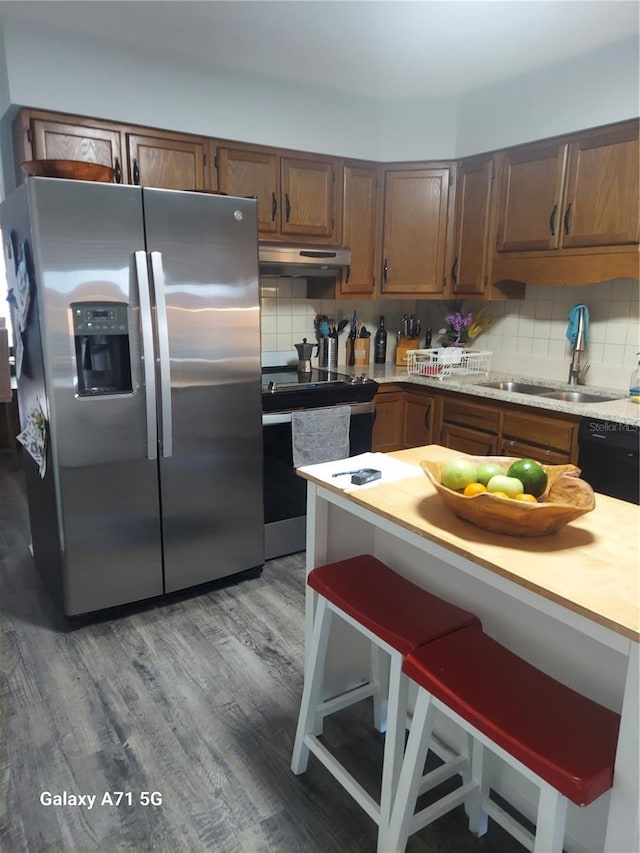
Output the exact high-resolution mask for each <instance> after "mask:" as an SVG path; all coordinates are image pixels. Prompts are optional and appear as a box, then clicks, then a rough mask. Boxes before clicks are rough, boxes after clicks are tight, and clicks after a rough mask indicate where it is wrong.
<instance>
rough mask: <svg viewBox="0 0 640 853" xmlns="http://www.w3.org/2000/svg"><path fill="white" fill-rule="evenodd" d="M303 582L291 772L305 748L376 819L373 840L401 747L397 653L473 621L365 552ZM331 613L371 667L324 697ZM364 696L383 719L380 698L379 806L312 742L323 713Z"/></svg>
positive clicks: (384, 819) (402, 704) (402, 689)
mask: <svg viewBox="0 0 640 853" xmlns="http://www.w3.org/2000/svg"><path fill="white" fill-rule="evenodd" d="M307 583H308V584H309V586H310V587H311V588H312V589H313V590H315V592H316V593H317V594H318V602H317V607H316V612H315V617H314V624H313V632H312V639H311V644H310V649H309V653H308V656H307V664H306V670H305V681H304V690H303V694H302V701H301V705H300V714H299V717H298V727H297V731H296V739H295V744H294V749H293V757H292V762H291V769H292V770H293V772H294V773H295V774H300V773H303V772H304V771H305V770H306V769H307V763H308V760H309V752H310V751H311V752H313V753H314V755H316V756H317V757H318V758H319V759H320V761H321V762H322V763H323V764H324V765H325V767H326V768H327V769H328V770H329V771H330V772H331V773H332V774H333V775H334V776H335V778H336V779H337V780H338V781H339V782H340V783H341V784H342V785H343V787H344V788H345V789H346V790H347V791H348V793H349V794H351V796H352V797H353V798H354V799H355V800H356V802H357V803H358V804H359V805H360V806H361V807H362V808H363V809H364V810H365V811H366V812H367V814H368V815H369V816H370V817H371V818H372V819H373V820H374V821H375V822H376V823H377V824H378V827H379V839H380V838H382V834H383V831H384V830H386V826H387V824H388V821H389V817H390V814H391V804H392V797H393V794H394V791H395V784H396V781H397V778H398V775H399V773H400V764H401V761H402V751H403V748H404V735H405V729H406V717H407V688H408V680H407V679H406V678H404V677H403V675H402V661H403V659H404V656H405V655H407V654H409V653H410V652H411V651H412V650H414V649H416V648H418V646H421V645H423V644H424V643H429V642H431V641H432V640H435V639H437V638H439V637H443V636H445V635H447V634H450V633H451V632H453V631H458V630H461V629H462V628H465V627H468V626H469V625H476V626H478V628H481V624H480V620H479V619H478V618H477V616H475V615H474V614H473V613H470V612H469V611H467V610H463V609H462V608H460V607H456V606H455V605H453V604H450V603H449V602H448V601H444V600H443V599H441V598H438V597H437V596H435V595H432V594H431V593H429V592H427V591H426V590H424V589H421V588H420V587H418V586H416V585H415V584H413V583H411V582H410V581H408V580H407V579H406V578H403V577H402V576H401V575H399V574H397V573H396V572H394V571H393V570H392V569H390V568H389V567H388V566H386V565H385V564H384V563H382V562H381V561H380V560H378V559H376V558H375V557H372V556H370V555H367V554H362V555H360V556H357V557H351V558H349V559H347V560H340V561H339V562H336V563H331V564H328V565H325V566H319V567H318V568H316V569H313V571H312V572H311V573H310V574H309V576H308V578H307ZM334 615H335V616H338V617H340V619H342V620H343V621H344V622H346V623H348V624H349V625H351V626H352V627H353V628H355V629H356V630H357V631H359V632H360V633H361V634H363V635H364V636H365V637H367V638H368V639H369V641H370V643H371V649H372V657H371V669H370V678H369V681H368V682H367V683H366V684H363V685H361V686H359V687H355V688H354V689H352V690H349V691H347V692H345V693H342V694H340V695H338V696H333V697H332V698H331V699H329V700H326V701H325V700H324V696H323V684H324V671H325V660H326V654H327V646H328V641H329V634H330V630H331V621H332V617H333V616H334ZM379 650H382V651H384V652H386V653H387V654H388V655H389V657H390V673H389V687H388V692H385V691H383V689H382V686H381V679H380V671H379V670H380V668H379V665H378V657H377V654H378V651H379ZM370 696H371V697H373V699H374V709H375V715H374V720H375V721H376V727H377V728H379V729H380V730H381V731H382V730H383V729H384V723H382V722H381V713H380V708H381V706H383V705H384V702H385V700H386V701H387V720H386V732H387V733H386V737H385V745H384V759H383V772H382V787H381V794H380V803H377V802H376V801H375V800H374V799H373V797H371V796H370V795H369V793H368V792H367V791H365V790H364V788H363V787H362V786H361V785H360V784H359V783H358V782H357V781H356V779H355V778H354V777H353V776H352V775H351V774H350V773H348V772H347V770H346V769H345V768H344V767H343V766H342V764H340V762H339V761H337V759H336V758H335V757H334V756H333V755H332V753H331V752H330V751H329V750H328V749H327V747H326V746H325V745H324V744H323V743H321V742H320V740H319V737H320V735H321V734H322V722H323V720H324V718H325V717H326V716H328V715H329V714H333V713H335V712H336V711H338V710H341V709H343V708H346V707H348V706H349V705H353V704H355V703H356V702H359V701H361V700H362V699H365V698H368V697H370ZM451 763H452V765H453V764H454V763H455V765H456V767H458V768H461V767H462V766H463V764H464V759H462V758H461V757H458V756H454V757H452V758H451ZM467 764H468V762H467Z"/></svg>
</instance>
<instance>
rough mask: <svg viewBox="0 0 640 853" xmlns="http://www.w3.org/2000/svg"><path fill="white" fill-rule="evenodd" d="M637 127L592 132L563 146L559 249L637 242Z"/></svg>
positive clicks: (639, 223) (639, 193) (639, 155)
mask: <svg viewBox="0 0 640 853" xmlns="http://www.w3.org/2000/svg"><path fill="white" fill-rule="evenodd" d="M639 158H640V149H639V145H638V129H637V126H634V125H627V126H626V127H623V128H620V129H617V130H611V131H607V132H593V133H591V134H587V135H586V136H585V137H584V138H583V139H580V140H578V141H577V142H573V143H571V144H570V145H569V153H568V169H567V189H566V195H565V199H564V210H563V217H562V245H563V246H565V247H568V248H569V247H580V246H616V245H623V244H625V243H638V242H639V239H640V232H639V228H640V216H639V214H638V198H639V197H640V186H639V181H638V162H639Z"/></svg>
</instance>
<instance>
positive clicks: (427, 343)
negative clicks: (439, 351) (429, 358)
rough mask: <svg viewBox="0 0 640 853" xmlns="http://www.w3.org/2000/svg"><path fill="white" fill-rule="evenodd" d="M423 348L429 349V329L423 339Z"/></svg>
mask: <svg viewBox="0 0 640 853" xmlns="http://www.w3.org/2000/svg"><path fill="white" fill-rule="evenodd" d="M424 348H425V349H431V329H427V334H426V336H425V339H424Z"/></svg>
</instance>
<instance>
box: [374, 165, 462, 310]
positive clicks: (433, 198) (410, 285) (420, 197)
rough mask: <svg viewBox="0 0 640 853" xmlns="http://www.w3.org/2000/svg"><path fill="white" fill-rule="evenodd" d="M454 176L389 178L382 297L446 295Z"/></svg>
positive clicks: (443, 171) (416, 172)
mask: <svg viewBox="0 0 640 853" xmlns="http://www.w3.org/2000/svg"><path fill="white" fill-rule="evenodd" d="M450 176H451V169H450V168H440V169H410V170H406V171H404V170H402V171H401V170H398V171H395V170H394V171H387V172H386V175H385V189H384V237H383V247H382V257H383V260H382V264H383V267H382V285H381V290H382V293H403V294H421V295H422V294H424V295H426V294H440V295H442V294H443V293H444V289H445V276H444V269H445V262H446V240H447V224H448V212H449V181H450Z"/></svg>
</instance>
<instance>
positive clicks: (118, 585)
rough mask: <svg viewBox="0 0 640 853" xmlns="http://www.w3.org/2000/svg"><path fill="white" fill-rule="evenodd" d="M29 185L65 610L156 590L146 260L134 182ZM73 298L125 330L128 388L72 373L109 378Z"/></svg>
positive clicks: (99, 343) (97, 340) (99, 340)
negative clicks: (115, 389)
mask: <svg viewBox="0 0 640 853" xmlns="http://www.w3.org/2000/svg"><path fill="white" fill-rule="evenodd" d="M28 189H29V207H30V218H31V228H32V234H33V241H32V242H33V245H32V247H31V249H32V254H33V258H34V266H35V280H36V285H37V309H36V310H37V312H39V322H40V327H41V329H42V333H41V334H42V351H43V365H42V368H43V372H44V385H45V388H46V391H47V401H48V406H49V420H50V438H51V459H52V470H51V471H49V472H48V473H47V476H48V477H49V476H51V477H53V478H54V481H55V492H56V501H57V507H55V508H54V507H51V511H52V512H54V511H55V512H56V513H57V519H58V547H59V550H60V552H61V554H62V565H63V569H62V571H63V587H64V608H65V612H66V613H67V614H69V615H72V614H77V613H84V612H87V611H90V610H96V609H101V608H105V607H111V606H113V605H117V604H122V603H124V602H130V601H135V600H138V599H143V598H148V597H150V596H154V595H159V594H161V593H162V591H163V587H162V552H161V539H160V532H161V531H160V511H159V490H158V478H157V461H156V460H155V459H154V458H153V457H154V456H155V455H156V452H157V448H156V444H155V426H156V425H155V411H154V407H155V404H154V403H153V401H152V405H151V412H150V413H149V412H148V409H149V406H148V405H147V398H146V395H145V391H146V389H145V384H144V381H143V374H144V367H143V362H142V359H141V351H142V349H143V343H142V338H141V327H142V320H143V319H144V318H142V317H141V312H140V289H141V288H144V280H143V281H141V282H140V281H139V280H138V272H139V271H140V270H137V269H136V262H135V253H136V252H137V251H140V250H142V252H143V259H144V260H145V261H146V257H145V256H144V248H145V245H144V232H143V219H142V194H141V190H140V189H139V188H136V187H125V186H121V185H116V184H102V183H90V182H85V181H66V180H60V179H44V178H32V179H29V187H28ZM141 270H142V271H143V272H144V271H145V270H146V264H144V263H143V264H142V267H141ZM143 301H144V296H143ZM74 306H75V307H74ZM78 306H83V308H82V310H83V311H87V312H90V311H91V310H95V313H96V318H97V321H98V322H100V323H104V324H105V325H106V323H107V319H106V318H107V316H112V317H113V318H118V322H121V325H124V326H127V327H128V338H129V340H128V344H127V347H128V350H129V355H130V377H128V380H129V382H130V390H125V391H124V392H123V393H111V391H110V389H108V388H107V389H106V390H105V389H102V391H101V390H100V389H97V390H96V388H92V389H91V393H90V394H89V395H88V396H81V393H80V392H81V390H82V388H81V386H82V382H79V378H78V372H79V371H82V370H85V371H86V377H85V378H88V380H87V381H88V383H89V384H91V383H94V380H95V377H96V376H104V375H107V371H105V370H104V368H105V367H106V365H107V362H108V358H109V356H108V355H106V354H105V348H104V346H103V344H104V343H106V342H107V332H106V330H105V328H104V327H102V328H101V329H99V330H97V331H100V332H102V331H105V335H103V336H102V337H100V336H98V337H95V336H94V337H91V335H92V334H93V333H94V332H95V331H96V329H95V327H94V326H93V325H89V324H90V322H91V316H90V315H89V314H87V315H86V316H82V315H76V314H75V313H74V312H75V311H76V310H79V309H78ZM87 306H89V307H87ZM91 306H94V307H93V308H91ZM105 306H106V307H105ZM33 319H34V322H35V320H36V317H35V316H34V318H33ZM94 320H95V318H94ZM85 321H86V322H85ZM148 327H149V329H151V325H150V323H149V324H148ZM112 331H113V330H110V331H109V332H108V334H111V332H112ZM76 339H78V340H80V339H81V341H84V344H83V345H81V344H78V346H77V345H76V343H77V341H76ZM125 343H126V342H125ZM83 346H84V348H83ZM151 346H153V341H151ZM92 347H93V349H94V350H95V351H94V352H93V354H92V353H90V352H89V350H90V349H91V348H92ZM127 347H124V348H123V349H126V348H127ZM147 351H148V353H149V352H150V353H151V356H152V353H153V351H152V350H148V348H147ZM113 358H116V353H115V350H114V354H113ZM92 359H93V361H92ZM109 364H111V362H109ZM90 368H93V370H91V369H90ZM30 369H32V366H30V365H28V364H27V365H26V370H27V371H29V370H30ZM123 371H124V372H125V373H126V370H125V369H124V368H123ZM94 384H95V383H94ZM125 385H126V383H125ZM148 414H150V416H151V418H153V423H151V424H150V423H149V419H148ZM150 427H151V437H152V439H153V440H152V442H151V446H150V441H149V436H150V431H149V428H150ZM150 457H151V458H150ZM37 558H38V555H37V554H36V559H37Z"/></svg>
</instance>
